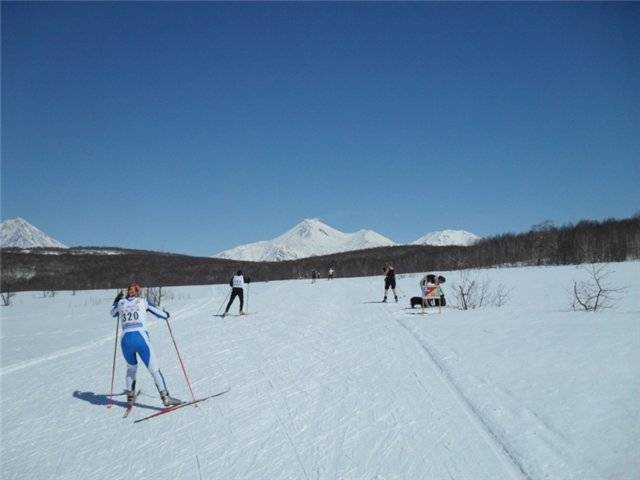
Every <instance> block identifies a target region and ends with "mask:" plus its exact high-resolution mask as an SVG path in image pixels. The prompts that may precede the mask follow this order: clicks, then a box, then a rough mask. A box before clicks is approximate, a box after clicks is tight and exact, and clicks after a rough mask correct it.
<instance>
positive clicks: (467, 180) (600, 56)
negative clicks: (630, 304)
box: [1, 2, 640, 255]
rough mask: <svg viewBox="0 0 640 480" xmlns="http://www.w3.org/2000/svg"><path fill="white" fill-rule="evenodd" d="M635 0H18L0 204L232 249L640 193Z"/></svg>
mask: <svg viewBox="0 0 640 480" xmlns="http://www.w3.org/2000/svg"><path fill="white" fill-rule="evenodd" d="M639 51H640V4H637V3H608V4H600V3H569V4H564V3H544V4H542V3H536V4H526V3H491V4H480V3H473V4H470V3H186V2H183V3H147V2H143V3H55V2H49V3H47V2H43V3H10V2H3V3H2V168H1V172H2V180H1V187H2V191H1V198H2V206H1V212H2V218H3V219H7V218H12V217H16V216H21V217H24V218H26V219H27V220H29V221H30V222H31V223H33V224H34V225H35V226H37V227H38V228H40V229H42V230H44V231H45V232H46V233H48V234H49V235H51V236H53V237H55V238H57V239H58V240H60V241H62V242H64V243H66V244H68V245H109V246H122V247H131V248H145V249H154V250H165V251H172V252H179V253H188V254H194V255H211V254H214V253H216V252H218V251H220V250H223V249H226V248H230V247H233V246H236V245H238V244H241V243H247V242H252V241H257V240H264V239H268V238H272V237H274V236H276V235H278V234H280V233H282V232H284V231H285V230H286V229H288V228H290V227H292V226H293V225H294V224H295V223H297V222H299V221H300V220H302V219H303V218H310V217H319V218H320V219H322V220H323V221H325V222H326V223H328V224H330V225H331V226H333V227H335V228H338V229H340V230H343V231H347V232H351V231H355V230H358V229H361V228H371V229H374V230H376V231H378V232H379V233H381V234H383V235H386V236H388V237H390V238H392V239H393V240H395V241H398V242H408V241H412V240H414V239H416V238H418V237H419V236H421V235H423V234H425V233H426V232H429V231H433V230H440V229H444V228H456V229H458V228H460V229H466V230H469V231H472V232H474V233H476V234H479V235H492V234H499V233H504V232H507V231H512V232H518V231H524V230H527V229H528V228H529V227H530V226H531V225H533V224H536V223H538V222H541V221H543V220H546V219H550V220H554V221H555V222H556V223H557V224H563V223H566V222H575V221H577V220H580V219H584V218H593V219H602V218H607V217H626V216H629V215H631V214H633V213H634V212H636V211H638V210H640V189H639V188H638V185H639V184H640V55H638V52H639Z"/></svg>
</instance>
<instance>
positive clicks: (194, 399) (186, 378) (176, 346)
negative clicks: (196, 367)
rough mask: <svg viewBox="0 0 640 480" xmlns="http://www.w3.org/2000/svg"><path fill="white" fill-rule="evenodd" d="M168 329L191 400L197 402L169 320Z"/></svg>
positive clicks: (195, 405)
mask: <svg viewBox="0 0 640 480" xmlns="http://www.w3.org/2000/svg"><path fill="white" fill-rule="evenodd" d="M166 322H167V328H168V329H169V335H171V340H172V341H173V346H174V347H175V348H176V353H177V354H178V360H180V366H181V367H182V373H184V379H185V380H186V381H187V386H188V387H189V391H190V392H191V398H192V399H193V401H194V402H195V401H196V396H195V395H194V394H193V390H192V389H191V382H190V381H189V376H188V375H187V370H186V369H185V368H184V363H183V362H182V357H181V356H180V351H179V350H178V345H176V339H175V338H174V336H173V331H172V330H171V325H170V324H169V319H168V318H167V320H166ZM193 406H194V407H197V406H198V405H197V404H195V403H194V404H193Z"/></svg>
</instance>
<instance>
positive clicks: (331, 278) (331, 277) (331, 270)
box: [328, 267, 335, 280]
mask: <svg viewBox="0 0 640 480" xmlns="http://www.w3.org/2000/svg"><path fill="white" fill-rule="evenodd" d="M334 273H335V271H334V270H333V267H330V268H329V277H328V278H329V280H333V274H334Z"/></svg>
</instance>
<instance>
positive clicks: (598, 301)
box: [570, 263, 625, 312]
mask: <svg viewBox="0 0 640 480" xmlns="http://www.w3.org/2000/svg"><path fill="white" fill-rule="evenodd" d="M579 269H580V270H582V271H584V272H585V274H586V276H587V278H586V280H580V281H575V280H574V282H573V289H572V291H571V297H570V299H571V308H572V309H573V310H580V311H583V310H584V311H585V312H597V311H598V310H603V309H605V308H612V307H614V306H615V302H616V300H618V299H619V295H620V294H621V293H622V292H623V291H624V290H625V288H624V287H619V288H612V286H611V284H610V280H609V276H610V275H611V273H613V272H612V270H611V269H610V268H609V264H607V263H603V264H595V263H594V264H591V265H582V266H580V267H579Z"/></svg>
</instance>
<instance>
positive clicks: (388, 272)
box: [382, 265, 398, 302]
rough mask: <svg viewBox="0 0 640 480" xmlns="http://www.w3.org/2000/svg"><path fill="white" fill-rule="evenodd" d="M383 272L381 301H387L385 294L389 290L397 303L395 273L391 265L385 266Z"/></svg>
mask: <svg viewBox="0 0 640 480" xmlns="http://www.w3.org/2000/svg"><path fill="white" fill-rule="evenodd" d="M384 272H385V275H384V298H383V299H382V301H383V302H386V301H387V292H388V291H389V288H391V290H392V291H393V297H394V298H395V299H396V302H398V294H397V293H396V272H395V270H394V269H393V267H392V266H391V265H389V266H387V268H385V269H384Z"/></svg>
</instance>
